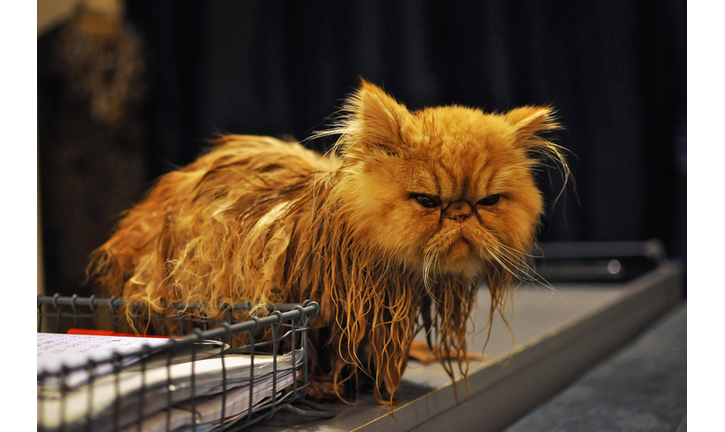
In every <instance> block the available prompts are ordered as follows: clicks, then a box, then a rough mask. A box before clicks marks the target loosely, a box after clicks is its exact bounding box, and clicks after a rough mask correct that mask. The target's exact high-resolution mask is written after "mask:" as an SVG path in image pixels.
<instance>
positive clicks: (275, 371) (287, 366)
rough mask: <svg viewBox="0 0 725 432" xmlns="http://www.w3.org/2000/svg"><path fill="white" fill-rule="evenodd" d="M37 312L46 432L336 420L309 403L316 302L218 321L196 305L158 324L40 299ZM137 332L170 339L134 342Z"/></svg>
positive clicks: (117, 308) (111, 303) (229, 308)
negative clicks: (289, 416) (282, 416)
mask: <svg viewBox="0 0 725 432" xmlns="http://www.w3.org/2000/svg"><path fill="white" fill-rule="evenodd" d="M37 306H38V412H37V414H38V415H37V422H38V430H39V431H46V430H47V431H56V430H57V431H76V430H78V431H104V432H105V431H122V430H128V431H157V430H158V431H177V430H189V431H217V430H241V429H244V428H246V427H248V426H250V425H253V424H256V423H258V422H261V421H264V420H267V419H270V418H271V417H272V416H273V415H274V414H275V412H277V411H279V410H281V409H285V410H288V411H291V412H293V413H295V414H298V415H302V416H308V417H317V418H328V417H331V416H332V413H331V412H329V411H327V410H325V409H324V408H323V407H322V406H320V405H317V404H315V403H313V402H311V401H308V400H307V399H305V396H306V395H307V388H308V386H309V380H308V374H307V330H308V328H309V327H308V326H309V321H310V320H311V319H312V318H313V317H315V316H316V315H317V314H318V313H319V305H318V304H317V303H315V302H312V301H306V302H304V303H302V304H279V305H275V306H274V307H273V308H269V310H268V311H267V313H265V314H261V316H257V315H256V314H255V315H252V314H250V313H249V311H250V309H251V307H252V306H251V305H250V304H248V303H240V304H235V305H225V306H224V307H223V310H224V311H225V313H224V316H223V317H221V318H220V317H215V318H213V319H212V318H207V317H205V316H204V315H203V313H200V312H198V311H199V310H200V308H198V307H196V306H195V305H184V304H174V305H171V307H172V310H177V311H178V313H176V314H171V316H169V315H168V314H166V316H160V315H154V314H153V313H148V310H145V312H146V313H145V314H138V313H128V311H129V310H130V311H131V312H134V310H135V308H138V307H144V306H143V305H138V304H130V305H128V307H127V305H126V302H125V301H124V300H122V299H118V298H110V299H103V298H96V297H93V296H91V297H87V298H83V297H78V296H72V297H63V296H60V295H57V294H56V295H55V296H52V297H47V296H38V305H37ZM195 311H196V312H195ZM136 312H137V311H136ZM240 317H242V318H240ZM139 329H142V331H141V333H145V332H146V331H150V332H152V333H153V332H154V330H155V331H156V332H163V333H165V334H166V336H164V337H158V336H156V337H143V338H140V337H130V336H137V334H138V333H139V332H138V330H139ZM98 335H103V336H106V337H105V338H96V337H93V336H98ZM41 360H42V361H41Z"/></svg>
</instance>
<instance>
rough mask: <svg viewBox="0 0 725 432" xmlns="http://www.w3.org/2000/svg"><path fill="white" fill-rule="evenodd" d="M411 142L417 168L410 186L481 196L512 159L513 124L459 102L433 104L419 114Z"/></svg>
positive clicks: (449, 196)
mask: <svg viewBox="0 0 725 432" xmlns="http://www.w3.org/2000/svg"><path fill="white" fill-rule="evenodd" d="M418 120H420V129H419V134H418V136H417V137H416V139H415V141H416V142H415V143H411V144H413V147H414V149H413V151H414V153H416V155H415V162H414V164H415V165H416V166H417V170H416V172H415V173H413V175H411V176H410V177H409V179H410V181H411V183H412V185H413V187H414V188H420V189H421V190H426V191H429V192H428V193H435V194H436V195H438V196H440V197H442V198H444V199H474V200H478V199H480V198H482V196H481V195H482V194H485V193H487V192H486V191H487V189H490V188H491V187H493V186H497V185H496V182H497V180H498V177H499V175H500V173H501V172H502V171H504V170H506V168H507V167H508V166H511V165H514V164H516V158H517V154H516V152H515V151H513V149H512V145H511V144H512V143H511V140H512V137H513V134H512V129H511V127H510V125H508V124H507V123H506V122H505V121H504V120H503V119H502V118H501V117H500V116H495V115H490V114H484V113H483V112H481V111H478V110H472V109H468V108H461V107H445V108H435V109H429V110H426V111H423V112H421V113H419V114H418Z"/></svg>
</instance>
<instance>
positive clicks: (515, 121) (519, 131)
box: [505, 106, 559, 140]
mask: <svg viewBox="0 0 725 432" xmlns="http://www.w3.org/2000/svg"><path fill="white" fill-rule="evenodd" d="M505 118H506V121H508V122H509V123H510V124H512V125H513V126H514V128H515V130H516V135H517V137H518V138H519V139H522V140H528V139H529V138H531V137H534V136H536V135H537V134H539V133H541V132H546V131H550V130H555V129H559V124H558V123H557V122H556V121H555V120H554V109H553V108H552V107H535V106H525V107H521V108H515V109H513V110H511V111H509V112H508V113H506V115H505Z"/></svg>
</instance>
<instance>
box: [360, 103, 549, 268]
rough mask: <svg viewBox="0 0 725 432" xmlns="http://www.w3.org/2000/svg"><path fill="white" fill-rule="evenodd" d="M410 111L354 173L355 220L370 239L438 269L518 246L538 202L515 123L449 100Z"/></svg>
mask: <svg viewBox="0 0 725 432" xmlns="http://www.w3.org/2000/svg"><path fill="white" fill-rule="evenodd" d="M408 120H409V121H411V122H414V124H409V125H408V126H407V127H405V128H402V129H401V135H400V140H401V141H403V145H401V146H400V147H399V151H398V152H396V153H395V154H390V155H385V156H380V159H376V160H371V161H368V162H367V163H366V164H365V165H364V166H365V168H364V169H361V171H360V172H359V173H358V174H357V181H358V186H359V190H358V197H357V199H358V200H360V202H361V203H364V205H361V206H360V207H359V208H358V215H359V216H360V218H359V219H358V221H357V223H358V224H360V225H365V226H366V231H367V232H368V235H369V238H370V240H371V241H372V242H374V243H375V244H376V245H378V246H379V247H381V248H382V249H383V250H385V251H388V252H389V254H390V256H391V257H394V258H397V259H400V260H401V261H403V262H404V263H406V265H410V266H411V267H413V268H414V269H416V270H418V271H424V269H426V267H428V270H429V271H432V272H434V273H436V274H438V273H454V274H460V273H463V274H466V275H468V276H475V275H476V274H478V273H480V272H481V271H482V270H483V269H484V268H485V262H486V261H491V260H495V259H496V258H494V257H493V256H494V255H495V256H496V257H497V258H498V259H507V258H501V256H502V255H503V256H504V257H509V256H510V257H513V256H518V255H519V254H513V253H511V252H513V251H520V252H521V253H523V252H525V250H526V249H528V247H529V246H530V243H531V242H532V240H533V235H534V232H535V227H536V224H537V221H538V218H539V215H540V213H541V207H542V202H541V195H540V193H539V191H538V190H537V188H536V186H535V184H534V182H533V179H532V177H531V174H530V167H531V161H530V160H529V159H528V158H527V157H526V152H525V151H524V150H523V149H521V148H517V147H516V146H515V142H514V141H515V139H516V135H515V129H514V127H513V125H510V124H509V123H507V122H506V121H505V119H504V118H503V117H501V116H491V115H488V116H487V115H484V114H483V113H482V112H481V111H475V110H470V109H466V108H457V107H446V108H433V109H428V110H425V111H422V112H418V113H416V114H414V115H412V116H411V117H410V119H408ZM516 260H517V259H516ZM508 265H509V266H511V267H513V266H515V265H517V263H515V262H509V264H508Z"/></svg>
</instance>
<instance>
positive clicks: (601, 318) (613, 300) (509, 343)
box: [250, 264, 680, 431]
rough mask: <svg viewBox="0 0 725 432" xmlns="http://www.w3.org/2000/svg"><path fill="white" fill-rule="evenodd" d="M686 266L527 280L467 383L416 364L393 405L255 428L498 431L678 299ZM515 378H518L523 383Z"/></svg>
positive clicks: (484, 314) (481, 312) (365, 399)
mask: <svg viewBox="0 0 725 432" xmlns="http://www.w3.org/2000/svg"><path fill="white" fill-rule="evenodd" d="M679 272H680V269H679V267H678V266H677V265H676V264H666V265H663V266H661V267H660V268H658V269H656V270H655V271H653V272H651V273H650V274H648V275H645V276H643V277H641V278H639V279H637V280H635V281H633V282H629V283H625V284H596V285H587V284H567V285H557V286H555V287H545V286H535V285H521V286H519V287H518V288H516V289H515V290H514V291H513V292H512V296H511V299H510V301H509V302H508V303H507V309H506V312H505V316H506V320H507V321H508V323H509V324H510V328H511V331H509V329H508V328H507V326H506V325H505V323H504V321H503V320H502V319H501V317H498V316H497V317H495V318H494V323H493V328H492V331H491V338H490V340H489V342H488V345H487V346H486V349H485V356H486V358H485V359H484V360H483V361H472V362H471V367H470V371H469V383H470V385H471V392H470V393H469V390H468V386H467V385H466V384H465V383H463V382H462V380H460V379H459V381H458V382H457V384H456V385H457V388H458V390H459V391H458V394H459V400H458V401H456V400H455V397H454V396H453V394H454V393H453V385H454V384H453V383H452V382H451V380H450V378H449V377H448V376H447V374H446V373H445V371H444V370H443V368H442V366H441V365H439V364H420V363H418V362H416V361H411V362H410V364H409V367H408V369H407V371H406V372H405V375H404V377H403V384H402V386H401V388H400V390H399V392H398V393H397V395H398V398H399V400H400V404H399V406H398V407H396V408H395V410H394V411H392V412H391V410H390V409H389V408H387V407H384V406H381V405H378V404H377V403H376V402H375V400H374V398H373V397H372V395H371V394H361V395H359V398H358V401H357V403H356V404H355V405H347V404H344V403H339V402H338V403H332V404H328V405H326V408H327V409H329V410H331V411H333V412H334V413H335V417H334V418H332V419H328V420H313V419H306V418H302V417H300V416H297V415H294V414H291V413H289V412H285V411H280V412H278V413H277V414H276V415H275V416H274V418H272V419H271V420H269V421H267V422H265V423H264V424H259V425H255V426H253V427H252V428H251V429H250V430H254V431H277V430H300V431H352V430H440V429H441V428H443V429H446V428H447V429H448V430H466V429H468V430H501V429H502V428H503V427H505V426H508V425H509V424H510V423H511V422H513V421H514V420H516V419H517V418H519V417H520V416H521V415H522V414H523V413H524V412H526V411H529V410H530V409H533V408H535V407H536V406H537V405H539V404H540V403H541V402H542V401H544V400H545V399H546V398H549V397H550V396H551V395H552V394H553V393H554V392H555V391H558V390H560V389H561V388H562V387H563V386H564V385H565V384H568V383H570V382H571V381H572V380H573V379H574V378H576V377H577V376H578V375H580V374H581V373H582V372H583V371H584V370H585V369H586V368H588V367H590V366H591V365H592V364H593V363H595V362H596V361H597V360H600V359H601V358H602V356H603V355H605V354H609V353H611V352H612V351H613V350H614V349H615V348H618V347H620V346H621V345H622V344H623V343H624V342H626V341H628V340H630V339H631V337H633V336H634V335H635V334H636V333H637V332H638V331H640V330H641V329H642V328H643V327H644V326H645V325H646V324H648V323H650V322H652V320H654V319H655V318H656V317H657V316H660V315H661V314H662V313H664V312H665V311H666V310H668V309H669V308H671V307H672V306H673V305H674V304H675V303H677V300H678V295H679V275H680V273H679ZM489 304H490V301H489V296H488V292H487V291H486V290H485V289H482V290H481V291H480V292H479V294H478V298H477V308H476V312H475V313H474V317H473V320H472V321H473V322H472V323H471V328H470V330H471V331H470V334H469V340H468V342H469V347H470V348H471V351H472V352H483V348H484V344H485V343H486V333H487V329H486V323H487V320H488V308H489ZM517 380H518V381H517Z"/></svg>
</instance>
